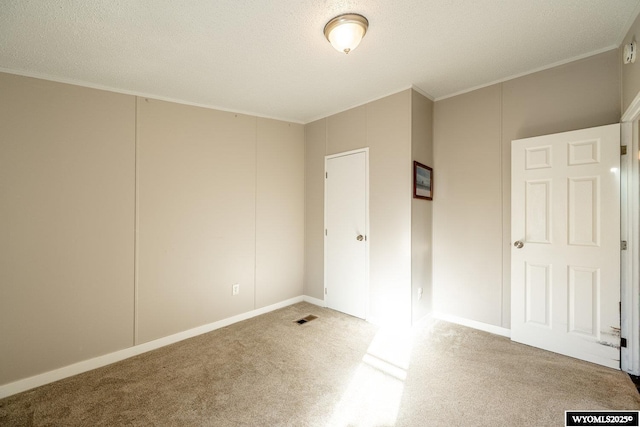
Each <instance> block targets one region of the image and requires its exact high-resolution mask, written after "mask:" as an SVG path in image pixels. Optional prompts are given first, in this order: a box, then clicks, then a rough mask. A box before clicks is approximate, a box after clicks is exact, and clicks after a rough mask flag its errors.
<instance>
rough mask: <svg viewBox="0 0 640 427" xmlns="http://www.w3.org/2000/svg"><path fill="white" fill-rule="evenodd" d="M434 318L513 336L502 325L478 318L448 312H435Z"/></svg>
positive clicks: (508, 336)
mask: <svg viewBox="0 0 640 427" xmlns="http://www.w3.org/2000/svg"><path fill="white" fill-rule="evenodd" d="M432 316H433V318H434V319H439V320H444V321H445V322H451V323H456V324H458V325H462V326H468V327H469V328H473V329H478V330H480V331H485V332H489V333H491V334H495V335H501V336H503V337H507V338H511V330H510V329H507V328H503V327H500V326H495V325H490V324H488V323H483V322H478V321H476V320H471V319H465V318H463V317H458V316H453V315H451V314H446V313H438V312H435V313H433V314H432Z"/></svg>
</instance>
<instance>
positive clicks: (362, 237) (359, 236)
mask: <svg viewBox="0 0 640 427" xmlns="http://www.w3.org/2000/svg"><path fill="white" fill-rule="evenodd" d="M356 239H358V242H362V239H364V236H363V235H362V234H358V237H356Z"/></svg>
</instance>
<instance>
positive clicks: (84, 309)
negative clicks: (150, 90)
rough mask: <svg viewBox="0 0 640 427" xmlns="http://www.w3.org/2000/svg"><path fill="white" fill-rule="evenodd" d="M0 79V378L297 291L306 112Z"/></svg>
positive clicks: (95, 353)
mask: <svg viewBox="0 0 640 427" xmlns="http://www.w3.org/2000/svg"><path fill="white" fill-rule="evenodd" d="M0 93H2V97H1V98H0V106H1V107H2V109H1V110H0V111H2V114H0V131H1V132H2V134H1V135H0V179H1V181H0V182H2V183H10V185H3V186H1V187H0V191H1V193H0V198H1V200H2V203H1V204H0V218H2V221H0V231H1V233H0V235H2V239H0V251H1V252H0V263H1V264H0V328H2V329H0V332H1V333H0V348H1V349H2V351H0V384H6V383H8V382H12V381H16V380H19V379H23V378H26V377H28V376H32V375H35V374H39V373H43V372H46V371H49V370H52V369H55V368H59V367H62V366H66V365H70V364H72V363H75V362H79V361H82V360H86V359H89V358H91V357H95V356H100V355H104V354H108V353H110V352H113V351H116V350H119V349H123V348H127V347H131V346H132V345H134V329H135V331H136V333H137V339H136V343H142V342H146V341H149V340H153V339H155V338H160V337H164V336H166V335H169V334H172V333H176V332H181V331H184V330H186V329H190V328H193V327H197V326H200V325H203V324H207V323H210V322H214V321H216V320H220V319H224V318H228V317H230V316H233V315H236V314H241V313H245V312H248V311H251V310H253V309H257V308H261V307H264V306H267V305H270V304H273V303H277V302H281V301H283V300H286V299H288V298H292V297H299V296H301V294H302V292H303V250H304V244H303V242H304V127H303V126H302V125H299V124H292V123H286V122H279V121H276V120H269V119H261V118H256V117H252V116H246V115H241V114H233V113H226V112H221V111H216V110H210V109H205V108H197V107H190V106H185V105H179V104H174V103H169V102H163V101H157V100H152V99H145V98H135V97H132V96H125V95H118V94H113V93H110V92H105V91H98V90H93V89H86V88H80V87H77V86H71V85H64V84H59V83H52V82H46V81H42V80H36V79H29V78H25V77H17V76H12V75H6V74H0ZM134 247H135V257H134ZM134 259H135V261H136V265H137V268H135V272H136V278H135V279H134ZM234 283H239V284H240V287H241V289H240V294H239V295H238V296H232V294H231V287H232V285H233V284H234ZM134 306H135V310H134ZM134 312H135V314H134ZM134 315H135V318H134Z"/></svg>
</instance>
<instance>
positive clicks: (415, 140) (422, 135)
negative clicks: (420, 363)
mask: <svg viewBox="0 0 640 427" xmlns="http://www.w3.org/2000/svg"><path fill="white" fill-rule="evenodd" d="M411 159H412V160H415V161H418V162H420V163H422V164H425V165H427V166H431V167H432V166H433V101H431V100H429V99H427V98H425V97H424V96H422V95H420V94H419V93H418V92H416V91H411ZM432 224H433V202H432V201H427V200H422V199H411V301H412V303H411V313H412V314H411V318H412V321H413V322H416V321H418V320H420V319H421V318H422V317H424V316H425V315H427V314H428V313H429V312H430V311H431V302H432V283H431V279H432V257H433V252H432V243H433V230H432ZM419 288H422V292H423V293H422V299H420V300H419V299H418V289H419Z"/></svg>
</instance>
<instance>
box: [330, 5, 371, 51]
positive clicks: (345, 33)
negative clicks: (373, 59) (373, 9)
mask: <svg viewBox="0 0 640 427" xmlns="http://www.w3.org/2000/svg"><path fill="white" fill-rule="evenodd" d="M367 28H369V21H367V18H365V17H364V16H362V15H358V14H356V13H345V14H344V15H339V16H336V17H335V18H333V19H332V20H331V21H329V22H327V25H325V26H324V36H325V37H326V38H327V40H329V43H331V46H333V47H334V48H335V49H336V50H337V51H338V52H344V53H349V52H351V51H352V50H353V49H355V48H356V47H358V45H359V44H360V41H361V40H362V38H363V37H364V35H365V34H366V32H367Z"/></svg>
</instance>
